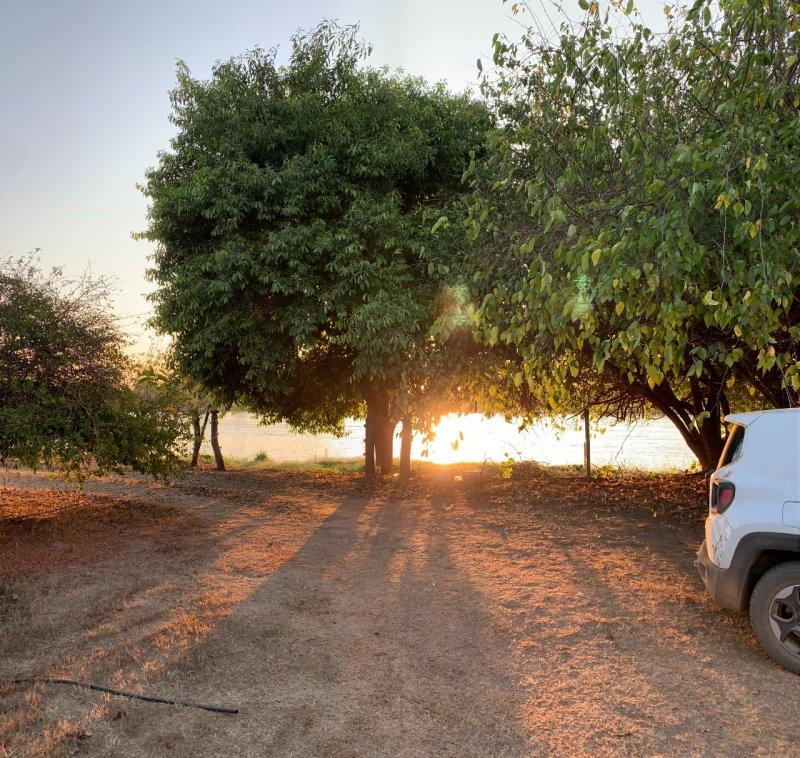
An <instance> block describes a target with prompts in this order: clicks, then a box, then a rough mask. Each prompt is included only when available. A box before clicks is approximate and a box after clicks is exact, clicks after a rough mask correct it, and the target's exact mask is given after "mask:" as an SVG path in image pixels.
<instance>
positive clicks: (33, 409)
mask: <svg viewBox="0 0 800 758" xmlns="http://www.w3.org/2000/svg"><path fill="white" fill-rule="evenodd" d="M108 289H109V288H108V282H107V281H105V280H103V279H92V278H91V277H89V276H84V277H82V278H81V279H78V280H71V279H69V278H67V277H65V276H64V275H63V274H62V272H61V271H60V270H59V269H54V270H53V271H52V272H51V273H50V274H43V273H42V272H41V270H40V267H39V265H38V261H37V260H36V259H35V258H33V257H29V258H25V259H19V260H14V259H3V260H0V461H2V462H4V463H6V464H8V463H11V464H20V465H24V466H31V467H37V466H40V465H44V466H48V467H52V468H55V469H58V470H60V471H62V472H63V473H64V474H65V475H67V476H70V477H74V478H76V479H78V480H79V481H80V480H82V479H83V478H84V477H85V475H86V473H87V472H88V471H93V472H95V473H103V472H106V471H109V470H118V469H119V468H120V467H122V466H130V467H132V468H134V469H135V470H137V471H141V472H144V473H148V474H150V475H152V476H154V477H156V478H166V477H167V476H168V475H169V474H170V473H172V472H173V471H174V470H176V467H177V466H178V461H179V452H180V440H181V424H180V422H179V420H178V417H177V415H176V413H175V412H174V408H172V407H171V406H170V404H169V403H168V402H166V401H163V399H159V400H154V399H152V398H148V397H145V396H143V395H142V394H141V393H139V392H137V391H136V390H135V388H134V381H133V377H132V372H131V364H130V362H129V360H128V359H127V358H126V356H125V354H124V353H123V346H124V339H123V337H122V335H121V334H120V332H119V330H118V329H117V327H116V325H115V323H114V320H113V318H112V317H111V315H109V310H108Z"/></svg>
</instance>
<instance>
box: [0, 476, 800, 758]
mask: <svg viewBox="0 0 800 758" xmlns="http://www.w3.org/2000/svg"><path fill="white" fill-rule="evenodd" d="M457 473H459V472H458V470H457V469H454V468H450V469H447V470H445V473H443V474H440V475H438V476H434V475H433V474H431V475H430V476H420V477H417V478H416V479H415V480H413V481H412V482H410V483H401V482H399V481H397V480H394V479H386V480H383V481H382V482H379V483H370V482H365V481H364V480H363V479H361V478H359V477H357V476H354V475H351V474H337V473H332V472H318V473H309V474H304V473H302V472H291V471H272V470H266V469H265V470H257V471H247V472H231V473H227V474H218V473H216V472H213V471H201V472H198V473H197V474H195V475H193V476H191V477H190V478H189V479H188V480H186V481H185V482H182V483H179V484H177V485H175V486H173V487H167V488H163V487H158V488H154V487H150V486H148V485H146V484H144V483H143V482H142V481H140V480H136V479H133V478H127V479H121V480H106V481H101V482H97V483H93V484H91V485H90V487H89V490H90V491H89V492H87V493H85V494H84V495H83V496H82V497H81V498H80V499H76V497H75V495H74V493H68V492H64V491H61V490H59V489H57V488H56V487H55V486H54V485H53V483H52V482H50V481H48V480H46V479H43V478H41V477H33V476H29V475H25V476H19V477H13V478H11V477H9V478H8V480H7V481H8V484H7V485H6V486H4V487H2V488H0V682H2V681H4V680H5V681H7V680H8V679H11V678H14V677H22V676H35V675H40V676H64V677H70V678H75V679H80V680H89V681H95V682H98V683H104V684H107V685H110V686H114V687H118V688H122V689H130V690H133V691H139V692H147V693H149V694H155V695H165V696H168V697H175V698H179V699H188V700H195V701H201V702H210V703H217V704H222V705H230V706H236V707H239V708H240V710H241V712H240V714H239V715H238V716H235V717H230V716H220V715H218V714H209V713H207V712H202V711H197V710H194V709H188V708H175V707H172V706H163V705H153V704H147V703H142V702H137V701H129V700H123V699H119V698H113V697H110V696H104V695H101V694H99V693H96V692H91V691H86V690H82V689H78V688H70V687H63V686H53V685H34V686H31V685H25V686H11V685H7V684H6V685H4V686H3V685H0V758H3V756H4V754H5V755H15V756H62V755H75V754H78V755H98V756H99V755H104V756H106V755H108V756H129V755H137V756H162V755H165V754H173V755H187V756H188V755H198V754H215V755H237V756H247V755H252V756H260V755H320V756H340V755H354V756H355V755H370V756H371V755H406V756H422V755H424V756H429V755H431V756H434V755H459V756H461V755H475V756H478V755H480V756H484V755H508V756H523V755H530V754H532V753H546V754H570V755H580V754H586V755H603V754H605V755H620V754H630V755H640V754H641V755H652V754H686V755H698V754H737V753H742V754H743V753H752V754H763V755H768V754H773V753H775V752H784V753H786V754H792V753H793V751H794V752H795V753H796V747H795V746H794V743H793V742H792V736H791V730H788V731H787V730H786V729H785V725H786V724H787V723H796V721H797V718H798V716H800V698H798V697H797V696H796V695H797V694H798V693H800V678H798V677H794V676H792V675H790V674H788V673H787V672H785V671H782V670H780V669H778V668H777V667H776V666H774V665H773V664H772V663H770V662H769V661H767V660H766V659H765V658H764V657H763V655H762V654H761V653H760V652H759V651H758V649H757V648H756V647H755V645H754V643H753V640H752V637H751V635H750V632H749V630H748V628H747V626H746V624H745V622H744V620H743V619H742V618H740V617H736V616H732V615H728V614H724V613H722V612H721V611H719V610H718V609H716V608H715V607H714V606H713V605H712V603H711V602H710V601H709V600H708V598H707V597H706V596H705V594H704V592H703V589H702V585H701V583H700V581H699V578H698V576H697V574H696V571H695V569H694V568H693V566H692V558H693V553H694V550H695V549H696V546H697V543H698V542H699V540H700V539H701V533H700V522H701V520H702V516H703V513H704V507H703V498H704V496H703V483H702V479H698V478H697V477H676V476H661V477H655V478H652V477H644V476H638V475H637V476H630V477H627V478H626V479H625V480H616V479H601V480H595V481H591V482H587V481H585V480H583V479H580V478H579V477H569V476H567V477H561V478H554V477H552V476H545V475H544V474H543V473H542V472H540V471H529V472H526V476H525V478H515V479H512V480H499V479H495V480H491V481H489V482H488V483H487V484H485V486H484V488H483V490H482V491H481V492H472V493H465V492H464V490H463V489H462V488H459V486H458V483H457V482H455V481H454V478H453V477H454V475H456V474H457ZM562 473H564V472H562ZM778 690H780V692H781V693H783V694H782V695H781V697H780V698H776V697H771V696H770V694H769V693H772V692H777V691H778ZM767 700H768V701H769V708H766V707H765V703H766V702H767Z"/></svg>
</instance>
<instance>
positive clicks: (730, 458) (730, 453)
mask: <svg viewBox="0 0 800 758" xmlns="http://www.w3.org/2000/svg"><path fill="white" fill-rule="evenodd" d="M742 442H744V427H743V426H742V425H741V424H734V425H733V426H732V427H731V429H730V431H729V432H728V441H727V442H726V443H725V448H724V449H723V451H722V455H721V456H720V457H719V463H718V464H717V468H722V467H723V466H727V465H728V464H729V463H733V462H734V461H735V460H736V459H737V458H738V457H739V455H740V454H741V451H742Z"/></svg>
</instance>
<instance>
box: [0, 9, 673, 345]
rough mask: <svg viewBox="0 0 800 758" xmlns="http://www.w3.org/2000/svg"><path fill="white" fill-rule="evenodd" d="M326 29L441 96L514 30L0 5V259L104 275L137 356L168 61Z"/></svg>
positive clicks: (164, 143)
mask: <svg viewBox="0 0 800 758" xmlns="http://www.w3.org/2000/svg"><path fill="white" fill-rule="evenodd" d="M571 4H572V5H574V6H575V7H577V0H575V2H574V3H571ZM566 5H567V6H569V5H570V2H567V4H566ZM648 6H649V7H648ZM640 7H643V14H644V15H645V17H646V18H647V17H648V16H649V15H651V14H652V16H653V18H655V19H657V18H658V16H659V15H660V11H659V10H658V7H660V3H658V2H657V0H645V2H644V3H640ZM326 18H328V19H337V20H338V21H339V22H340V23H343V24H352V23H360V26H361V37H362V38H364V39H365V40H367V41H368V42H370V43H371V44H372V45H373V54H372V56H371V58H370V59H369V62H368V63H369V65H370V66H376V67H377V66H384V65H385V66H389V67H390V68H391V69H397V68H402V69H404V70H405V71H406V72H408V73H410V74H414V75H420V76H424V77H425V78H426V79H428V80H430V81H442V80H443V81H445V82H447V84H448V86H449V88H450V90H451V91H454V92H462V91H463V90H464V89H466V88H468V87H474V86H475V85H476V83H477V79H478V76H477V69H476V60H477V59H478V58H479V57H481V58H483V59H484V61H486V60H488V59H490V57H491V48H492V37H493V35H494V33H495V32H501V33H504V34H506V35H508V36H509V37H510V38H514V39H515V38H518V37H519V36H520V31H521V27H520V22H519V20H518V19H515V18H514V17H512V14H511V12H510V5H509V4H503V2H502V0H392V1H391V2H386V1H385V0H384V1H383V2H382V1H381V0H372V1H370V0H305V2H291V0H282V1H281V2H276V0H228V2H225V3H222V2H219V0H213V2H211V1H209V0H137V1H136V2H127V1H125V0H0V113H2V116H0V259H2V258H5V257H7V256H23V255H26V254H27V253H29V252H30V251H32V250H34V249H36V248H38V249H39V250H40V252H39V253H38V254H39V256H40V258H41V262H42V266H43V268H45V269H49V268H50V267H51V266H60V267H62V268H63V269H64V272H65V273H66V274H68V275H71V276H77V275H80V274H82V273H83V272H85V271H87V270H89V271H91V273H92V274H93V275H94V276H108V277H113V278H114V279H115V280H116V284H115V289H114V296H113V307H114V308H115V311H116V314H117V317H118V318H119V325H120V327H121V328H122V329H123V330H124V331H125V332H126V333H128V334H129V335H130V336H131V337H132V338H133V339H134V349H135V350H136V351H144V350H146V349H147V347H148V344H149V342H150V339H151V336H150V334H149V333H148V332H147V330H146V328H145V326H144V322H145V320H146V318H147V315H148V313H149V311H150V305H149V304H148V302H147V300H146V299H145V295H146V293H147V292H149V291H151V290H152V285H151V284H150V283H148V282H147V281H146V278H145V271H146V269H147V267H148V262H147V259H148V256H149V255H151V253H152V252H153V246H152V244H151V243H149V242H146V241H135V240H133V238H132V236H131V235H132V233H134V232H139V231H143V230H144V229H145V228H146V225H147V220H146V213H147V202H146V200H145V198H144V197H143V196H142V194H141V193H140V192H139V190H138V189H137V183H142V182H143V181H144V176H145V171H146V170H147V169H148V168H149V167H151V166H154V165H155V164H156V162H157V156H158V152H159V151H160V150H165V149H168V148H169V140H170V137H171V136H172V135H173V134H174V129H173V127H172V125H171V124H170V123H169V113H170V105H169V91H170V90H171V89H172V88H173V87H174V84H175V63H176V61H177V60H183V61H185V62H186V63H187V64H188V66H189V68H190V70H191V72H192V75H193V76H195V77H197V78H208V76H209V75H210V73H211V68H212V66H213V65H214V63H215V62H216V61H218V60H226V59H228V58H230V57H231V56H235V55H239V54H241V53H243V52H245V51H246V50H250V49H252V48H254V47H262V48H271V47H275V46H277V47H278V48H279V54H278V59H279V61H281V60H285V59H286V56H287V55H288V51H289V50H290V38H291V36H292V34H293V33H294V32H295V31H297V30H298V29H310V28H313V27H315V26H316V25H317V24H318V23H319V22H320V21H321V20H323V19H326ZM648 23H649V21H648Z"/></svg>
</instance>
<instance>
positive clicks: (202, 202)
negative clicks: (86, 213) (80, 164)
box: [144, 23, 489, 470]
mask: <svg viewBox="0 0 800 758" xmlns="http://www.w3.org/2000/svg"><path fill="white" fill-rule="evenodd" d="M367 54H368V49H367V48H366V47H365V46H364V45H363V43H360V42H359V41H358V40H357V38H356V29H354V28H346V29H339V28H338V27H337V26H336V25H335V24H332V23H323V24H321V25H320V26H319V27H317V29H315V30H314V31H312V32H310V33H300V34H298V35H296V36H295V37H294V38H293V40H292V52H291V56H290V58H289V61H288V63H287V64H285V65H283V66H280V65H278V64H277V62H276V58H277V53H276V51H275V50H272V51H269V52H264V51H262V50H253V51H251V52H248V53H246V54H244V55H243V56H241V57H239V58H235V59H231V60H229V61H227V62H223V63H219V64H218V65H217V66H216V67H215V68H214V70H213V72H212V76H211V79H210V80H208V81H199V80H197V79H194V78H192V77H191V75H190V73H189V71H188V69H187V68H186V67H185V66H184V65H183V64H181V65H179V68H178V84H177V87H176V88H175V90H174V91H173V93H172V105H173V114H172V120H173V122H174V124H175V125H176V127H177V129H178V133H177V135H176V136H175V138H174V139H173V140H172V144H171V149H170V150H169V151H166V152H163V153H161V154H160V156H159V163H158V166H157V167H155V168H153V169H152V170H150V171H149V172H148V174H147V181H146V185H145V187H144V192H145V194H146V195H147V197H148V198H149V199H150V217H149V218H150V223H149V227H148V229H147V231H146V233H145V234H144V236H146V237H147V238H149V239H151V240H153V241H155V242H156V243H157V248H156V252H155V254H154V257H153V268H152V270H151V272H150V275H151V277H152V279H153V280H154V281H155V282H156V283H157V285H158V289H157V290H156V292H155V294H154V296H153V300H154V303H155V317H154V323H155V325H156V326H157V328H158V329H160V330H161V331H162V332H167V333H170V334H172V335H173V336H174V357H175V360H176V362H177V365H178V366H179V368H180V369H181V371H182V372H183V373H185V374H187V375H188V376H191V377H193V378H195V379H197V380H198V381H199V382H200V383H201V384H202V385H203V386H204V387H205V388H206V389H207V390H210V391H213V392H214V393H215V395H216V396H218V397H220V398H221V399H222V400H223V401H225V402H226V403H229V404H230V403H234V402H235V403H238V404H240V405H243V406H245V407H247V408H249V409H251V410H253V411H255V412H257V413H259V414H261V416H262V417H263V419H264V420H265V421H276V420H286V421H288V422H290V423H291V424H293V425H294V426H296V427H299V428H301V429H306V430H312V431H322V430H326V431H336V430H339V429H341V426H342V422H343V420H344V418H345V417H347V416H349V415H357V414H359V413H360V411H361V408H362V407H363V406H364V404H366V407H367V436H368V441H367V466H368V470H369V467H370V465H371V463H372V462H374V461H372V452H371V444H373V442H374V444H376V445H378V447H379V448H381V449H382V450H383V457H382V460H383V461H386V460H387V455H386V447H387V444H388V448H389V449H388V462H389V465H391V435H392V430H393V428H394V426H393V422H392V420H391V418H390V416H391V411H390V403H391V401H392V399H393V398H394V397H396V396H397V395H398V393H399V392H400V391H401V390H402V384H403V378H404V376H408V371H407V368H408V366H410V365H414V364H417V363H419V362H421V361H424V360H425V356H426V355H427V354H428V352H429V347H430V344H429V343H430V334H429V332H430V326H431V324H432V323H433V321H434V319H435V318H436V315H437V313H436V309H437V302H438V295H439V278H440V277H437V272H439V269H436V271H434V273H433V275H431V274H430V273H429V272H428V265H427V261H428V257H427V256H428V255H429V253H430V250H431V248H435V246H436V245H437V244H442V243H441V242H439V241H437V238H436V237H435V236H433V235H431V232H430V227H431V224H432V220H431V219H435V217H436V215H438V213H439V212H440V211H441V209H442V207H443V206H444V205H445V203H446V202H447V200H448V198H449V197H450V196H452V195H453V194H454V193H457V192H459V191H460V189H461V187H460V182H461V176H462V173H463V171H464V169H465V167H466V165H467V163H468V160H469V155H470V151H472V150H474V149H475V148H476V146H478V145H479V144H480V143H481V140H482V138H483V134H484V132H485V129H486V127H487V125H488V122H489V119H488V115H487V110H486V109H485V107H483V106H481V105H479V104H478V103H476V102H474V101H473V100H471V99H470V98H469V97H467V96H453V95H450V94H448V93H447V92H446V91H445V89H444V88H443V87H442V86H430V85H428V84H426V83H425V82H423V81H421V80H420V79H414V78H410V77H403V76H399V75H392V74H390V73H388V72H387V71H385V70H379V71H378V70H370V69H367V68H363V67H362V66H361V62H362V61H363V59H364V58H365V57H366V56H367ZM371 419H372V421H373V422H374V424H373V425H372V426H371V421H370V420H371ZM370 435H372V438H373V440H372V442H371V440H370ZM379 465H381V463H380V461H379ZM384 465H385V464H384Z"/></svg>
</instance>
